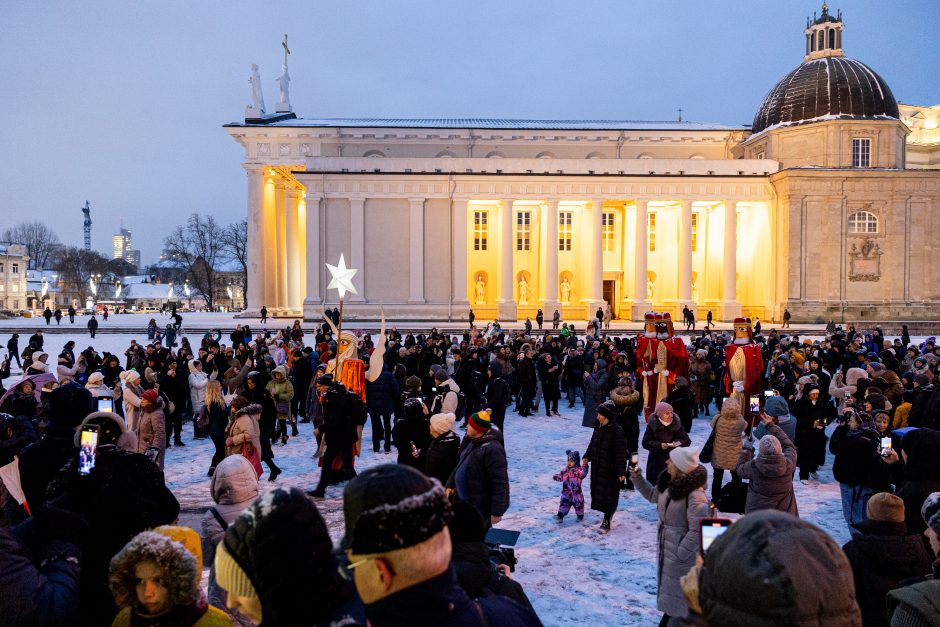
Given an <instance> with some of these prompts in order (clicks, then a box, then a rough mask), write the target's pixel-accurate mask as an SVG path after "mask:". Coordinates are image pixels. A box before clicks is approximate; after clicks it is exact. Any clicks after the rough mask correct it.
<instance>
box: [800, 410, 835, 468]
mask: <svg viewBox="0 0 940 627" xmlns="http://www.w3.org/2000/svg"><path fill="white" fill-rule="evenodd" d="M831 411H833V410H832V405H829V404H828V403H824V402H823V400H822V395H820V397H819V399H817V401H816V404H815V405H814V404H813V403H812V402H811V401H810V400H809V397H808V396H803V397H802V398H800V400H798V401H797V402H796V403H795V404H794V406H793V411H792V412H791V413H792V414H793V415H794V416H795V417H796V442H794V444H796V450H797V461H796V463H797V465H798V466H818V465H820V464H823V463H825V461H826V431H825V430H824V429H816V428H815V427H814V426H813V425H814V424H815V422H816V421H817V420H820V421H825V420H826V419H828V418H830V417H831Z"/></svg>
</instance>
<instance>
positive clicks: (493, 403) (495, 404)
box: [486, 377, 512, 429]
mask: <svg viewBox="0 0 940 627" xmlns="http://www.w3.org/2000/svg"><path fill="white" fill-rule="evenodd" d="M511 402H512V390H510V389H509V384H508V383H506V379H504V378H502V377H497V378H495V379H493V380H492V381H490V385H489V387H488V388H487V389H486V407H487V408H489V410H490V419H491V420H492V421H493V424H495V425H496V426H498V427H499V428H500V429H502V428H503V423H504V422H505V420H506V408H507V407H509V404H510V403H511Z"/></svg>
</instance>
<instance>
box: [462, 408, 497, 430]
mask: <svg viewBox="0 0 940 627" xmlns="http://www.w3.org/2000/svg"><path fill="white" fill-rule="evenodd" d="M467 424H469V425H471V426H472V427H473V428H474V429H476V430H477V431H483V432H484V433H486V432H487V431H489V430H490V427H492V426H493V423H492V421H491V420H490V412H488V411H486V410H483V411H478V412H477V413H475V414H473V415H471V416H470V419H469V420H468V421H467Z"/></svg>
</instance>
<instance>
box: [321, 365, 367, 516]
mask: <svg viewBox="0 0 940 627" xmlns="http://www.w3.org/2000/svg"><path fill="white" fill-rule="evenodd" d="M316 381H317V394H319V395H320V397H321V398H322V399H323V400H322V401H321V403H322V405H323V425H322V426H320V427H319V428H318V429H317V430H315V431H314V434H315V435H316V436H317V437H318V438H320V437H322V441H323V442H325V443H326V452H325V453H324V454H323V459H322V461H323V468H322V469H321V470H320V482H319V483H318V484H317V487H316V488H315V489H314V490H313V491H311V492H308V494H310V496H315V497H317V498H323V497H324V496H325V494H326V486H327V485H328V484H329V483H330V475H332V474H333V462H334V461H336V458H337V456H339V457H340V458H341V459H342V464H343V471H342V472H343V478H345V479H351V478H352V477H355V476H356V471H355V470H354V469H353V450H352V448H353V444H355V443H356V442H357V441H358V439H359V433H358V432H357V430H356V427H357V426H358V424H362V423H359V422H358V420H359V417H358V415H359V414H364V413H365V407H364V406H363V405H362V401H361V400H360V401H359V402H358V403H356V399H358V398H359V397H358V396H356V395H355V393H351V392H347V391H346V388H345V387H344V386H343V384H342V383H337V382H336V381H334V380H333V375H331V374H324V375H320V376H319V377H317V380H316ZM352 396H356V397H355V398H352ZM362 418H363V423H364V422H365V420H364V415H363V416H362Z"/></svg>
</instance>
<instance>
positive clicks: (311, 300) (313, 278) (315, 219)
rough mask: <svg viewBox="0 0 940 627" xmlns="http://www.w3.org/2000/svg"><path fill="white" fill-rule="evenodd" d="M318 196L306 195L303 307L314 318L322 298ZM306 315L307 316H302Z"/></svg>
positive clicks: (319, 198)
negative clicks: (305, 267)
mask: <svg viewBox="0 0 940 627" xmlns="http://www.w3.org/2000/svg"><path fill="white" fill-rule="evenodd" d="M321 201H322V200H321V197H320V196H312V195H308V196H307V250H306V253H307V254H306V263H307V269H306V275H307V294H306V297H305V298H304V309H306V310H309V311H311V315H310V316H309V317H312V318H315V317H316V316H317V315H318V313H319V305H320V302H321V299H322V296H321V295H320V272H321V267H322V266H321V263H322V262H321V260H320V203H321ZM304 317H308V316H304Z"/></svg>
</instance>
